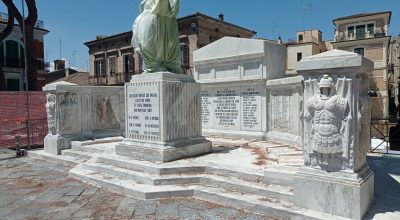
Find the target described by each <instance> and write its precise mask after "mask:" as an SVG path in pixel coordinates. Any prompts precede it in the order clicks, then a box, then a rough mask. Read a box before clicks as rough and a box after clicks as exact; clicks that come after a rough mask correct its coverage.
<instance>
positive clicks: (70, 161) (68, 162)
mask: <svg viewBox="0 0 400 220" xmlns="http://www.w3.org/2000/svg"><path fill="white" fill-rule="evenodd" d="M28 157H31V158H36V159H40V160H46V161H49V162H52V163H57V164H61V165H65V166H68V167H71V168H72V167H74V166H76V165H78V164H80V163H83V162H85V161H86V160H85V159H82V158H76V157H71V156H66V155H53V154H48V153H45V152H44V150H35V151H28Z"/></svg>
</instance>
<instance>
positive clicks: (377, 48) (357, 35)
mask: <svg viewBox="0 0 400 220" xmlns="http://www.w3.org/2000/svg"><path fill="white" fill-rule="evenodd" d="M390 18H391V12H390V11H385V12H376V13H363V14H356V15H351V16H346V17H340V18H336V19H334V20H333V24H334V25H335V40H334V42H332V46H333V48H334V49H340V50H345V51H350V52H355V53H359V54H361V55H363V56H365V57H366V58H368V59H370V60H372V61H373V62H374V71H373V72H372V76H371V77H370V85H369V92H370V95H371V96H373V97H374V98H373V105H372V106H373V107H372V117H373V118H383V117H389V116H390V112H391V111H392V110H389V103H390V101H389V93H390V92H389V81H388V79H389V78H390V76H389V72H388V64H389V62H388V61H389V44H390V36H389V35H388V29H389V24H390Z"/></svg>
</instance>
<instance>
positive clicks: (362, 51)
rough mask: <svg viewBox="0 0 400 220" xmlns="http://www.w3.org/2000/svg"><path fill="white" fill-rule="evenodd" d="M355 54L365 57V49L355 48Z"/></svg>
mask: <svg viewBox="0 0 400 220" xmlns="http://www.w3.org/2000/svg"><path fill="white" fill-rule="evenodd" d="M354 53H358V54H360V55H362V56H364V48H362V47H359V48H355V49H354Z"/></svg>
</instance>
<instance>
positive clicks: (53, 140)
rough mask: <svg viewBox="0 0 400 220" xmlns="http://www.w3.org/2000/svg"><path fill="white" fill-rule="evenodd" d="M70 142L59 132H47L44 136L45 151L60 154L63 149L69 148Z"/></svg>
mask: <svg viewBox="0 0 400 220" xmlns="http://www.w3.org/2000/svg"><path fill="white" fill-rule="evenodd" d="M69 145H70V142H69V141H67V140H66V139H65V138H64V137H62V136H61V135H59V134H56V135H52V134H47V135H46V137H45V138H44V152H45V153H49V154H54V155H60V154H61V150H64V149H69V148H70V147H69Z"/></svg>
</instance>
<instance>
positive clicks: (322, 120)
mask: <svg viewBox="0 0 400 220" xmlns="http://www.w3.org/2000/svg"><path fill="white" fill-rule="evenodd" d="M334 85H335V84H334V81H333V79H332V78H331V77H329V76H328V75H324V76H323V77H322V79H321V80H320V82H319V84H318V87H319V90H320V93H319V94H316V95H314V96H313V97H311V98H309V99H308V100H307V101H306V106H305V107H306V111H307V113H306V115H305V119H306V121H307V122H308V123H309V124H310V127H311V133H310V142H309V143H310V148H311V150H312V151H314V152H317V153H320V154H339V153H341V154H345V151H346V149H347V148H346V147H345V146H344V143H343V140H345V139H346V134H345V133H346V132H345V126H346V123H344V122H345V121H346V120H347V115H348V100H347V99H345V98H343V97H340V96H339V95H337V94H336V89H335V86H334Z"/></svg>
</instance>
